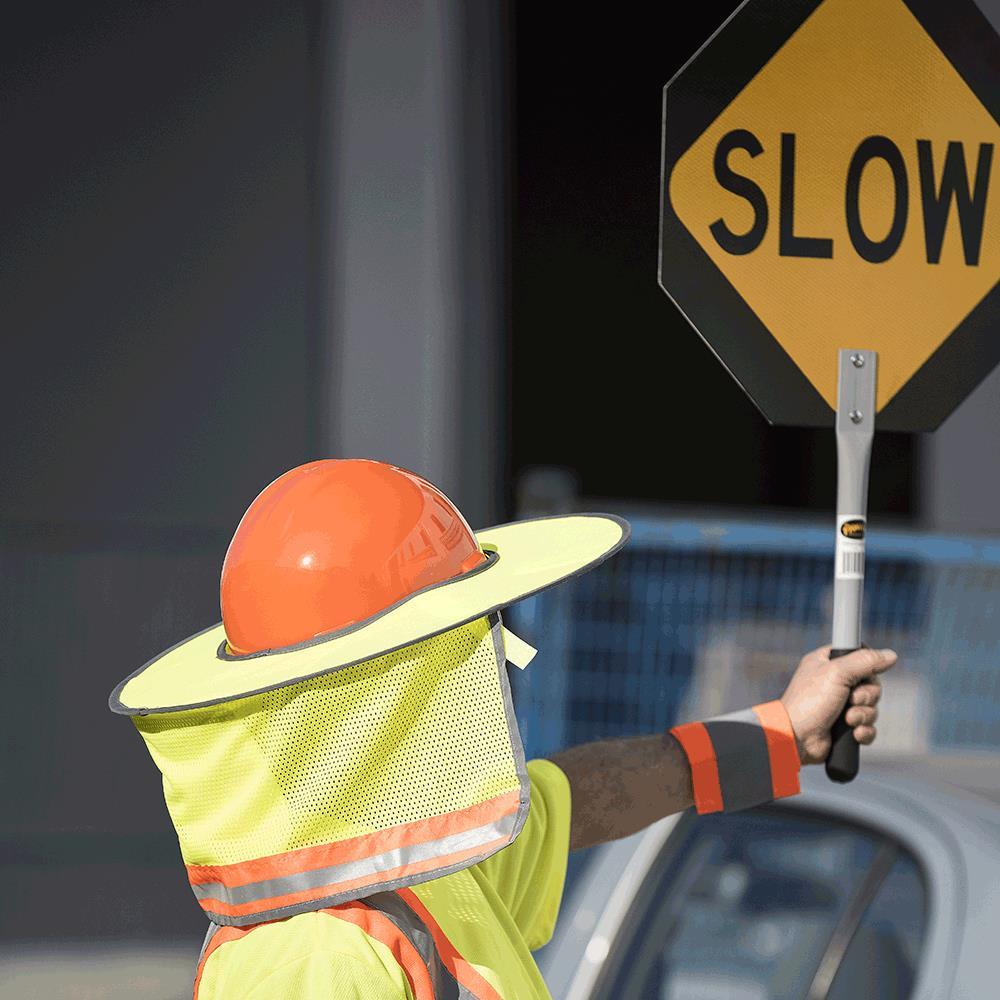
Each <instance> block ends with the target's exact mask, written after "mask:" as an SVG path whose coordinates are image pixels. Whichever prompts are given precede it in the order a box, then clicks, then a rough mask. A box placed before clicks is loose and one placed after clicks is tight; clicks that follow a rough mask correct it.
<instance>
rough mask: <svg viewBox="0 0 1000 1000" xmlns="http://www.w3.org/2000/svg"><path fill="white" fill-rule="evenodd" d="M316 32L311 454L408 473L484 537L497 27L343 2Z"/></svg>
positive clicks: (499, 166) (408, 1)
mask: <svg viewBox="0 0 1000 1000" xmlns="http://www.w3.org/2000/svg"><path fill="white" fill-rule="evenodd" d="M480 8H482V9H480ZM326 21H327V24H326V27H325V31H324V41H323V45H324V52H323V56H322V64H323V67H324V70H323V73H322V76H323V82H322V86H323V95H324V96H323V100H322V102H321V108H320V113H321V118H322V128H321V131H320V149H319V171H318V179H317V184H318V186H319V187H320V188H322V190H321V192H320V193H321V197H320V198H319V199H318V202H317V204H318V210H319V213H320V220H319V222H320V224H321V226H322V227H323V229H322V233H321V239H320V245H319V260H320V277H319V281H318V289H319V303H318V323H319V326H320V330H321V342H322V349H321V351H320V356H319V359H318V362H319V364H320V365H321V366H322V370H323V378H322V379H321V386H322V388H321V401H320V410H321V413H320V420H321V424H322V428H323V434H322V436H321V447H323V449H324V450H325V452H326V453H327V454H329V455H333V456H344V457H347V456H358V457H371V458H379V459H383V460H386V461H391V462H395V463H397V464H400V465H404V466H406V467H408V468H411V469H413V470H414V471H416V472H419V473H421V474H423V475H425V476H427V477H428V478H429V479H430V480H432V481H433V482H435V483H436V484H438V485H439V486H441V487H442V488H443V489H444V490H445V492H447V493H448V494H449V495H450V496H451V497H452V499H454V500H455V501H456V502H457V503H458V504H459V505H460V506H461V507H462V508H463V510H464V511H465V512H466V514H467V516H468V518H469V520H470V521H471V522H472V523H473V525H477V524H481V523H489V522H490V521H491V520H492V518H493V516H494V515H495V514H496V508H497V506H498V502H499V498H498V491H499V488H500V486H499V480H500V474H501V470H502V466H503V462H504V455H505V442H504V441H502V440H501V436H502V435H501V427H502V423H501V420H500V417H499V412H500V410H499V407H500V405H501V401H500V398H499V393H500V387H501V386H502V385H503V384H504V379H505V374H504V371H503V364H504V359H505V356H506V349H505V347H504V344H505V339H506V290H505V289H506V284H507V282H506V257H507V254H506V218H507V213H506V204H505V195H506V189H507V183H506V167H505V164H506V159H507V157H506V150H505V145H506V114H505V90H504V80H503V77H504V67H505V65H506V58H505V24H504V15H503V13H502V10H501V9H498V6H497V5H493V4H489V5H479V4H465V3H462V2H461V0H345V2H341V3H335V4H332V5H329V6H328V7H327V8H326Z"/></svg>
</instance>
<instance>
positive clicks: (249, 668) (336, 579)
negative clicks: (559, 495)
mask: <svg viewBox="0 0 1000 1000" xmlns="http://www.w3.org/2000/svg"><path fill="white" fill-rule="evenodd" d="M291 536H294V537H296V538H298V539H299V543H300V544H298V546H296V545H293V544H291V543H290V541H289V538H290V537H291ZM628 536H629V526H628V523H627V522H626V521H625V520H624V519H622V518H620V517H617V516H615V515H613V514H568V515H561V516H554V517H543V518H536V519H533V520H527V521H518V522H514V523H511V524H504V525H500V526H497V527H493V528H486V529H484V530H482V531H478V532H475V533H473V532H472V531H471V529H469V527H468V525H467V524H466V522H465V521H464V519H463V518H462V516H461V514H460V513H459V512H458V510H457V509H456V508H455V507H454V505H453V504H451V502H450V501H449V500H448V499H447V498H446V497H445V496H444V495H443V494H442V493H441V492H440V491H438V490H437V489H436V488H435V487H433V486H432V485H431V484H430V483H427V482H426V480H423V479H421V478H420V477H419V476H416V475H414V474H413V473H411V472H408V471H406V470H404V469H400V468H398V467H396V466H392V465H387V464H385V463H381V462H372V461H367V460H360V459H350V460H326V461H321V462H313V463H310V464H308V465H305V466H300V467H299V468H298V469H293V470H292V471H291V472H289V473H286V474H285V475H284V476H281V477H279V478H278V479H277V480H275V481H274V482H273V483H271V484H270V486H268V487H267V488H266V489H265V490H264V491H263V492H262V493H261V494H260V495H259V496H258V497H257V499H256V500H255V501H254V503H253V504H252V505H251V506H250V508H249V509H248V511H247V513H246V515H245V516H244V518H243V520H242V521H241V523H240V526H239V528H238V529H237V532H236V535H235V536H234V539H233V544H232V545H231V546H230V551H229V553H228V554H227V561H226V567H225V568H224V571H223V601H222V604H223V623H220V624H218V625H214V626H212V627H211V628H208V629H206V630H205V631H203V632H200V633H198V634H197V635H194V636H192V637H191V638H189V639H186V640H184V641H183V642H181V643H179V644H178V645H176V646H174V647H172V648H171V649H168V650H167V651H166V652H164V653H161V654H160V655H159V656H157V657H155V658H154V659H152V660H150V661H149V662H148V663H146V664H145V665H143V666H142V667H140V668H139V669H138V670H137V671H136V672H135V673H133V674H132V675H131V676H129V677H128V678H126V679H125V680H124V681H122V682H121V683H120V684H119V685H118V686H117V687H116V688H115V689H114V691H113V692H112V694H111V697H110V700H109V703H110V707H111V709H112V710H113V711H115V712H117V713H119V714H122V715H133V716H141V715H149V714H159V713H167V712H179V711H184V710H186V709H192V708H198V707H202V706H210V705H217V704H221V703H224V702H229V701H233V700H235V699H239V698H245V697H248V696H250V695H255V694H260V693H263V692H267V691H271V690H274V689H276V688H280V687H284V686H286V685H289V684H294V683H296V682H299V681H303V680H306V679H308V678H312V677H317V676H320V675H323V674H328V673H331V672H333V671H338V670H342V669H345V668H347V667H351V666H354V665H357V664H360V663H363V662H365V661H368V660H373V659H375V658H377V657H380V656H384V655H386V654H389V653H392V652H395V651H397V650H401V649H403V648H404V647H406V646H411V645H413V644H414V643H418V642H421V641H423V640H425V639H429V638H431V637H433V636H437V635H439V634H441V633H443V632H446V631H448V630H450V629H454V628H456V627H457V626H461V625H465V624H467V623H470V622H473V621H475V620H477V619H481V618H485V617H488V616H489V615H491V614H492V613H494V612H496V611H499V610H500V609H502V608H504V607H506V606H507V605H509V604H513V603H514V602H516V601H519V600H521V599H522V598H525V597H529V596H531V595H532V594H537V593H538V592H539V591H542V590H545V589H546V588H547V587H551V586H553V585H554V584H556V583H559V582H560V581H562V580H565V579H568V578H569V577H572V576H575V575H577V574H580V573H583V572H585V571H587V570H589V569H591V568H593V567H594V566H596V565H598V564H599V563H601V562H603V561H604V560H605V559H607V558H608V557H609V556H611V555H612V554H613V553H615V552H616V551H618V549H620V548H621V547H622V546H623V545H624V544H625V542H626V541H627V540H628ZM248 539H249V540H250V542H249V543H247V544H243V543H244V542H247V540H248ZM261 539H263V542H262V543H261V544H257V542H258V541H259V540H261ZM379 546H382V548H381V549H380V548H379ZM442 566H444V568H445V571H446V572H447V571H449V570H455V569H457V570H458V572H455V573H454V574H453V575H450V576H448V577H447V578H446V579H439V580H436V581H435V580H434V577H435V573H437V574H438V575H440V573H441V567H442ZM463 567H469V568H463ZM227 572H228V573H229V578H228V579H227ZM303 580H304V581H305V582H304V589H302V588H299V584H300V582H301V581H303ZM424 580H431V581H433V582H430V583H426V584H424V585H423V586H419V584H420V583H421V582H422V581H424ZM414 582H416V583H417V584H418V586H417V589H412V588H413V584H414ZM227 585H228V586H229V592H228V598H229V599H228V604H227ZM297 588H298V589H297ZM324 588H325V589H324ZM387 594H388V595H390V596H392V595H398V596H396V597H395V600H391V601H389V603H384V602H385V600H386V595H387ZM269 595H270V599H269ZM331 595H332V597H333V598H335V600H333V599H332V598H331ZM380 602H382V603H380ZM279 604H280V605H282V606H283V607H284V608H285V609H289V614H290V615H291V614H300V616H302V617H303V624H302V627H303V628H305V629H307V631H305V632H299V633H298V634H295V633H287V632H285V631H282V629H283V628H284V627H285V625H286V620H287V618H288V617H289V615H285V616H283V617H282V620H281V621H276V620H275V618H276V614H275V608H276V607H277V606H278V605H279ZM334 604H336V605H343V606H342V607H340V606H334ZM359 608H360V609H362V611H361V612H359ZM364 609H367V610H370V611H372V613H370V614H367V615H364V616H362V614H363V610H364ZM227 611H228V614H227ZM310 614H312V615H313V616H314V617H313V624H311V625H310V624H309V616H310ZM316 616H318V617H316ZM345 616H346V620H347V622H348V623H347V624H340V622H342V621H344V620H345ZM319 622H322V623H323V625H320V627H319V628H316V627H315V625H316V623H319ZM324 626H325V627H324ZM338 626H339V627H338ZM255 629H258V631H259V634H255V633H254V630H255ZM309 629H311V631H309ZM237 633H238V634H237ZM289 634H291V635H292V636H293V637H294V639H296V640H297V641H292V642H287V641H286V642H284V643H283V644H281V645H276V644H273V643H271V642H269V639H268V637H269V636H274V635H278V636H284V637H286V638H287V636H288V635H289ZM234 649H235V650H237V652H233V650H234Z"/></svg>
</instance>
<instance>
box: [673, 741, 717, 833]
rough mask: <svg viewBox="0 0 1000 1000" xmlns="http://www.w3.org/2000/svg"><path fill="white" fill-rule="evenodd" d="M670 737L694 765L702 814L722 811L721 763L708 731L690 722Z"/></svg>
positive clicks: (696, 795)
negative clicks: (678, 744) (717, 758)
mask: <svg viewBox="0 0 1000 1000" xmlns="http://www.w3.org/2000/svg"><path fill="white" fill-rule="evenodd" d="M670 735H671V736H673V737H674V739H676V740H677V742H678V743H680V745H681V748H682V749H683V750H684V753H685V754H686V755H687V759H688V763H689V764H690V765H691V785H692V788H693V789H694V805H695V808H696V809H697V810H698V812H699V813H713V812H721V811H722V786H721V785H720V784H719V764H718V761H717V760H716V757H715V748H714V747H713V746H712V740H711V738H710V737H709V735H708V730H707V729H706V728H705V727H704V726H703V725H702V724H701V723H700V722H686V723H685V724H684V725H682V726H674V728H673V729H671V730H670Z"/></svg>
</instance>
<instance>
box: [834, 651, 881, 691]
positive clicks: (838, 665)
mask: <svg viewBox="0 0 1000 1000" xmlns="http://www.w3.org/2000/svg"><path fill="white" fill-rule="evenodd" d="M896 659H897V657H896V654H895V652H894V651H893V650H891V649H856V650H855V651H854V652H853V653H848V654H847V655H846V656H841V657H838V658H837V659H836V660H831V661H830V664H831V666H833V667H834V668H835V669H836V671H837V673H838V674H839V675H840V678H841V680H843V682H844V683H845V684H847V685H848V687H854V685H855V684H859V683H860V682H861V681H863V680H865V678H867V677H871V676H873V675H874V674H881V673H883V672H884V671H886V670H888V669H889V668H890V667H891V666H892V665H893V664H894V663H895V662H896Z"/></svg>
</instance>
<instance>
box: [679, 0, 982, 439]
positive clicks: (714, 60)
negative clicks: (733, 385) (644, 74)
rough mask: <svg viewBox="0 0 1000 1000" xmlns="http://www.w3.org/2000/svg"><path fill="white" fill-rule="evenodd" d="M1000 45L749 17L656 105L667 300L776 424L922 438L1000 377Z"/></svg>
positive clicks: (769, 0) (954, 4)
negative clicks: (874, 380)
mask: <svg viewBox="0 0 1000 1000" xmlns="http://www.w3.org/2000/svg"><path fill="white" fill-rule="evenodd" d="M998 122H1000V39H998V37H997V35H996V33H995V32H994V31H993V29H992V27H991V26H990V24H989V22H988V21H987V20H986V18H985V17H984V15H983V14H982V12H981V11H980V10H979V8H978V7H977V6H976V4H975V3H974V0H949V2H948V3H942V2H940V0H747V2H746V3H744V4H743V5H742V6H741V7H739V8H738V10H737V11H736V12H735V13H734V14H733V16H732V17H731V18H730V19H729V20H728V21H727V22H726V23H725V24H724V25H723V26H722V27H721V28H720V29H719V30H718V31H717V32H716V34H715V35H714V36H713V37H712V38H711V39H709V41H708V42H707V43H706V44H705V45H704V46H703V47H702V48H701V50H700V51H699V52H698V53H697V54H696V55H695V56H694V57H693V58H692V59H691V60H690V62H689V63H688V64H687V65H686V66H685V67H684V68H683V69H682V70H681V71H680V72H679V73H678V74H677V76H676V77H675V78H674V79H673V80H671V82H670V83H669V84H667V86H666V88H665V89H664V128H663V174H662V176H663V184H662V191H661V205H662V208H661V218H660V284H661V285H662V287H663V289H664V290H665V291H666V292H667V293H668V294H669V295H670V296H671V298H673V300H674V301H675V302H676V303H677V305H678V306H679V308H680V309H681V311H682V312H683V313H684V314H685V315H686V316H687V318H688V319H689V321H690V322H691V323H692V325H693V326H694V327H695V329H696V330H697V331H698V332H699V333H700V334H701V336H702V337H703V338H704V339H705V340H706V341H707V343H708V344H709V346H710V347H711V348H712V350H713V351H714V352H715V353H716V355H717V356H718V357H719V358H720V359H721V360H722V362H723V364H725V366H726V367H727V368H728V369H729V371H730V373H731V374H732V375H733V377H734V378H735V379H736V380H737V381H738V382H739V383H740V385H742V386H743V388H744V389H745V390H746V392H747V393H748V394H749V395H750V397H751V398H752V399H753V401H754V402H755V403H756V404H757V406H758V407H759V408H760V410H761V411H762V412H763V414H764V415H765V416H766V417H767V418H768V420H770V421H771V422H773V423H781V424H805V425H815V426H827V427H829V426H832V421H833V411H834V409H835V407H836V396H837V351H838V350H839V349H840V348H863V349H870V350H874V351H877V352H878V355H879V386H878V403H877V407H878V414H879V415H878V418H877V424H878V426H879V427H881V428H883V429H887V430H933V429H934V428H935V427H937V426H938V424H940V423H941V421H942V420H944V418H945V417H946V416H948V414H949V413H950V412H951V411H952V410H953V409H954V408H955V407H956V406H957V405H958V404H959V403H960V402H961V401H962V400H963V399H964V398H965V397H966V396H967V395H968V394H969V393H970V392H971V391H972V390H973V388H975V386H976V385H977V384H978V383H979V382H980V381H981V380H982V379H983V378H984V377H985V376H986V375H987V374H988V372H989V371H990V370H991V369H992V368H993V367H994V365H996V364H997V362H998V361H1000V288H998V283H997V279H998V277H1000V178H998V173H1000V154H998V151H997V144H998V140H1000V124H998Z"/></svg>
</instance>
